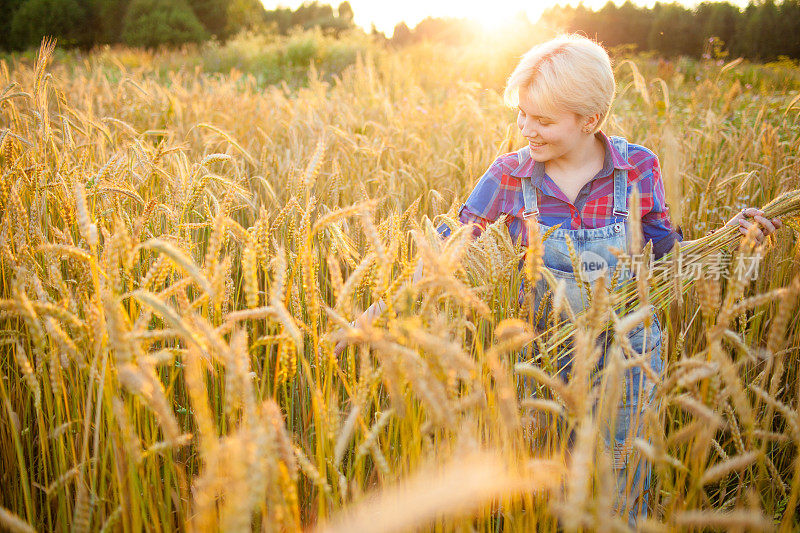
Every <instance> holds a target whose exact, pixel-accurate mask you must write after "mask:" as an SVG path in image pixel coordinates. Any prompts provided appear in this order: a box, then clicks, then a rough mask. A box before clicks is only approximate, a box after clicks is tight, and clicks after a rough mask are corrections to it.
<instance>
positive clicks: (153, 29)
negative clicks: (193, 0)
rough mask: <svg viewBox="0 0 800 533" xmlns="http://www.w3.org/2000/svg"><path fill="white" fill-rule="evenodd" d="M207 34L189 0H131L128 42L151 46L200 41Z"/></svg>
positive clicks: (125, 35)
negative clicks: (188, 2)
mask: <svg viewBox="0 0 800 533" xmlns="http://www.w3.org/2000/svg"><path fill="white" fill-rule="evenodd" d="M206 36H207V35H206V32H205V30H204V29H203V26H202V24H200V21H199V20H197V17H196V16H195V14H194V12H192V9H191V8H190V7H189V5H188V4H187V3H186V0H131V3H130V6H129V7H128V13H127V15H125V22H124V24H123V30H122V39H123V41H124V42H125V43H126V44H129V45H131V46H145V47H148V48H153V47H156V46H158V45H160V44H170V45H177V44H182V43H186V42H199V41H202V40H203V39H205V38H206Z"/></svg>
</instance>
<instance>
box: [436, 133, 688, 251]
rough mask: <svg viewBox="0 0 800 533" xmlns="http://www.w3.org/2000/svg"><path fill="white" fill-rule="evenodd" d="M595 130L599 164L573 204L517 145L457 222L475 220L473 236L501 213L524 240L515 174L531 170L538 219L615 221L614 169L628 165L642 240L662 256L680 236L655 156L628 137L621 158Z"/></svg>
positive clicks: (588, 223) (567, 225)
mask: <svg viewBox="0 0 800 533" xmlns="http://www.w3.org/2000/svg"><path fill="white" fill-rule="evenodd" d="M596 135H597V136H598V137H599V138H601V139H602V140H603V142H605V145H606V151H605V161H604V163H603V169H602V170H601V171H600V172H598V173H597V174H596V175H595V176H594V178H592V179H591V180H590V181H589V182H588V183H587V184H586V185H584V187H583V188H582V189H581V190H580V192H579V193H578V196H577V197H576V199H575V203H574V204H573V203H571V202H570V201H569V199H567V197H566V195H565V194H564V193H563V192H562V191H561V189H560V188H559V187H558V185H556V183H555V182H554V181H553V180H552V179H551V178H550V176H548V175H547V174H545V172H544V164H543V163H540V162H537V161H534V160H533V159H532V158H531V157H530V156H529V155H527V154H528V151H527V150H525V151H524V152H522V154H521V153H520V152H519V151H517V152H510V153H507V154H503V155H501V156H500V157H498V158H497V159H496V160H495V161H494V163H492V165H491V166H490V167H489V169H488V170H487V171H486V173H484V175H483V176H481V178H480V180H479V181H478V183H477V185H475V188H474V189H473V191H472V193H471V194H470V195H469V198H467V201H466V202H464V203H463V204H462V205H461V208H460V209H459V212H458V220H459V221H460V222H461V223H462V224H468V223H473V224H476V227H475V229H474V231H473V233H474V235H476V236H477V235H480V233H481V231H482V230H483V228H485V227H486V225H487V224H490V223H492V222H494V221H495V220H497V218H498V217H499V216H500V215H501V214H503V213H506V214H508V215H509V216H508V217H507V218H506V224H507V225H508V232H509V234H510V235H511V238H512V239H513V240H514V241H515V242H516V241H517V240H518V239H521V243H522V245H523V246H527V244H528V236H527V231H526V229H525V223H524V220H523V218H522V213H523V211H524V209H525V204H524V201H523V198H522V183H521V180H520V178H522V177H524V176H530V177H531V182H532V184H533V185H534V187H536V188H538V189H539V192H540V194H539V221H540V222H541V223H542V224H544V225H547V226H555V225H556V224H561V227H562V228H564V229H580V228H599V227H602V226H607V225H609V224H612V223H613V222H614V216H613V214H612V211H613V204H614V169H615V168H619V169H625V170H627V171H628V195H629V196H630V194H631V192H632V190H633V187H634V186H636V187H638V189H639V197H640V199H641V218H642V234H643V237H644V241H645V242H647V241H653V255H654V256H655V258H659V257H661V256H662V255H664V254H665V253H666V252H668V251H669V250H670V249H672V245H673V243H674V242H675V241H682V240H683V233H682V232H681V229H680V228H677V231H676V230H675V229H673V227H672V224H671V223H670V220H669V208H668V207H667V204H666V201H665V193H664V182H663V180H662V179H661V168H660V166H659V164H658V158H657V157H656V155H655V154H654V153H653V152H652V151H650V150H648V149H647V148H645V147H644V146H641V145H638V144H631V143H629V144H628V160H627V161H625V160H624V159H623V158H622V155H620V153H619V152H618V151H617V150H616V148H614V147H613V145H612V144H611V141H610V140H609V138H608V137H607V136H606V135H605V134H604V133H603V132H602V131H601V132H598V133H597V134H596ZM520 159H522V160H521V161H520ZM437 230H438V232H439V233H440V235H441V236H442V237H447V236H449V235H450V228H449V227H448V226H447V224H445V223H442V224H441V225H440V226H439V227H438V228H437ZM643 244H644V243H643Z"/></svg>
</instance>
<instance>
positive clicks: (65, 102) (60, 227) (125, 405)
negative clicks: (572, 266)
mask: <svg viewBox="0 0 800 533" xmlns="http://www.w3.org/2000/svg"><path fill="white" fill-rule="evenodd" d="M304 38H305V39H311V40H313V39H315V38H316V39H318V38H319V37H318V36H317V37H314V36H313V35H311V36H306V37H304ZM532 44H535V43H532V42H511V43H507V44H505V45H504V46H500V45H499V44H498V43H475V44H474V46H472V47H470V48H454V47H447V46H444V45H441V46H440V45H434V44H420V45H414V46H413V47H409V48H405V49H402V50H391V49H383V48H380V47H378V46H377V45H373V44H370V43H368V42H359V43H356V44H353V46H354V47H355V49H357V53H355V54H354V55H355V59H354V61H352V62H350V63H349V64H348V65H347V66H346V67H342V68H340V69H338V70H336V71H335V72H330V71H326V63H325V62H324V61H323V62H322V63H321V64H319V63H315V64H312V65H311V66H309V67H303V68H302V70H301V71H300V70H297V71H293V72H294V75H295V76H294V77H293V78H291V79H288V80H287V81H284V82H283V83H280V84H277V85H274V84H273V85H269V84H267V83H265V82H264V79H263V78H259V76H258V75H254V74H252V73H251V72H249V71H247V70H244V71H243V70H241V69H234V70H233V71H230V72H227V73H224V74H217V73H210V72H206V70H205V69H204V67H203V65H204V64H206V65H207V63H203V62H202V61H200V60H198V58H200V57H204V56H203V55H202V54H203V53H208V52H203V51H198V50H197V49H184V50H182V51H174V52H158V53H156V52H143V51H136V50H126V49H105V50H96V51H93V52H91V53H88V54H83V55H80V54H78V53H66V52H62V51H61V50H58V49H57V50H55V51H53V48H52V46H50V45H49V44H47V43H45V44H44V45H43V47H42V49H41V50H40V51H39V54H38V56H36V57H33V56H16V57H15V58H6V59H4V60H2V62H0V90H1V91H2V92H1V93H0V174H1V175H2V178H1V179H2V181H1V182H0V183H1V186H0V371H1V372H2V375H1V376H0V378H2V379H0V527H2V528H3V529H9V530H12V531H33V530H37V531H70V530H75V531H126V532H137V531H142V530H147V531H173V530H188V531H215V530H220V531H247V530H261V531H299V530H314V531H337V532H338V531H342V532H344V531H348V532H349V531H409V530H435V531H464V532H468V531H556V530H564V531H581V530H582V531H593V530H597V531H614V530H625V529H627V527H628V525H627V522H626V521H625V520H622V519H621V518H620V517H619V516H618V514H615V512H614V510H613V499H612V496H611V494H612V493H613V483H614V479H613V477H612V472H611V463H610V459H609V452H608V450H607V449H605V447H604V445H603V441H602V439H601V438H599V435H600V434H601V431H602V427H603V425H604V424H607V423H608V417H609V416H610V414H609V413H610V412H611V411H612V410H610V409H599V410H594V409H591V408H589V405H590V403H591V402H592V401H599V402H600V404H601V405H606V404H607V405H611V404H612V403H613V401H615V400H616V399H618V398H619V394H620V391H619V390H618V389H619V387H618V386H617V385H616V383H618V382H619V373H620V372H621V371H622V370H623V369H624V368H625V366H626V365H632V364H636V361H630V360H628V359H626V358H625V357H624V355H623V354H624V350H623V349H622V348H623V347H620V346H618V345H615V348H614V349H613V353H614V354H615V356H614V357H613V358H612V362H611V363H609V365H608V366H607V369H606V371H604V376H605V378H606V379H602V380H599V381H597V380H592V379H591V378H590V376H589V372H588V369H589V368H590V366H591V364H592V362H593V361H594V360H595V359H594V358H595V357H596V354H595V353H593V352H592V350H590V349H588V347H589V346H590V344H589V341H588V339H590V338H591V336H592V335H593V334H594V333H596V332H597V331H598V330H599V329H602V328H603V327H605V325H606V324H610V325H611V327H612V328H615V329H616V331H618V332H623V331H624V330H625V328H628V329H629V328H630V327H631V326H632V324H633V322H634V321H635V320H637V317H643V316H646V315H647V314H648V313H647V312H646V311H647V310H648V309H649V308H648V307H647V306H648V305H652V306H654V307H655V308H656V309H658V310H659V317H660V322H661V324H662V327H663V331H664V338H663V356H664V359H665V369H664V372H663V373H662V375H660V376H656V379H657V391H658V392H657V395H658V401H657V402H655V403H654V404H653V405H652V407H651V408H650V409H649V410H648V411H647V412H646V416H645V420H644V422H645V432H646V436H647V438H646V439H641V440H637V441H636V442H634V443H633V446H634V448H635V449H636V451H637V453H639V454H641V455H642V456H644V457H647V458H648V459H649V460H650V461H652V464H653V478H652V479H653V481H652V487H651V493H650V499H649V513H648V518H647V519H646V520H645V521H643V522H641V523H640V524H639V527H640V528H641V529H642V530H645V531H671V530H698V531H699V530H720V531H744V530H759V531H761V530H779V531H792V530H797V528H798V527H800V514H798V511H797V509H798V497H800V460H798V446H800V410H798V408H799V407H800V405H798V402H800V380H798V377H799V376H800V365H799V364H798V356H799V355H800V350H799V349H798V346H800V325H799V324H798V315H797V307H798V305H797V304H798V298H799V297H800V255H798V253H799V251H798V233H797V232H798V230H800V224H798V220H800V219H798V216H800V193H798V192H797V191H795V189H797V188H798V181H799V180H798V177H800V157H799V156H798V154H799V153H800V128H798V120H799V118H800V104H798V96H797V95H798V90H800V69H798V66H797V65H796V64H793V63H791V62H790V61H783V62H780V63H773V64H770V65H753V64H747V63H736V62H735V61H734V62H730V61H728V60H726V61H716V62H715V61H704V62H702V63H698V62H694V61H690V60H676V61H671V62H666V61H659V60H657V59H655V58H653V57H650V56H646V55H639V56H632V57H628V56H621V55H617V56H615V69H616V77H617V82H618V97H617V100H616V101H615V105H614V113H613V117H611V120H610V122H609V124H608V125H607V126H606V128H605V131H606V132H607V133H608V134H617V135H623V136H625V137H627V138H628V139H629V140H631V142H636V143H639V144H643V145H645V146H647V147H649V148H651V149H652V150H653V151H655V152H656V153H657V154H658V155H659V159H660V161H661V165H662V168H663V176H664V182H665V186H666V190H667V198H668V202H669V205H670V209H671V216H672V220H673V223H674V224H680V225H681V226H682V228H683V232H684V236H685V238H686V239H687V240H689V239H700V240H698V241H697V243H695V244H694V245H693V248H692V251H693V253H694V256H695V257H697V258H698V260H700V261H702V260H703V258H705V257H708V256H709V255H712V254H714V253H718V252H719V253H723V252H724V253H725V254H729V256H730V257H732V258H734V259H735V258H737V257H753V256H754V254H755V256H757V257H763V259H762V260H761V262H760V265H759V266H760V268H759V276H758V278H757V279H756V280H754V281H752V282H751V281H732V280H730V279H728V280H725V279H721V280H717V279H714V278H712V277H710V276H706V277H700V278H698V279H690V278H682V277H680V276H675V275H670V274H669V273H670V271H669V270H668V269H667V270H664V272H665V274H664V275H663V276H660V277H656V278H653V280H652V282H651V283H649V284H648V283H637V285H636V287H634V288H633V289H632V290H631V291H629V292H628V293H626V294H624V295H622V296H620V294H619V292H618V291H617V292H616V293H611V294H605V295H604V294H601V293H600V292H599V291H598V292H597V293H595V294H594V295H593V298H592V306H591V308H590V310H589V312H588V313H587V314H586V315H582V316H579V317H577V318H576V322H575V324H574V325H570V324H560V323H558V322H557V321H556V320H555V319H553V320H551V321H550V324H551V327H550V328H548V329H547V330H545V331H543V332H542V331H536V330H535V329H534V327H533V326H532V324H534V323H535V322H534V318H535V317H531V316H530V315H531V313H529V307H530V306H529V305H528V302H527V301H526V305H524V306H523V307H521V308H520V306H519V305H518V304H517V293H518V289H519V287H520V284H521V283H523V282H524V281H525V280H528V281H530V280H532V279H534V278H536V277H537V276H539V275H543V273H542V272H540V271H541V270H542V267H541V262H540V257H539V256H537V246H536V243H535V239H532V240H531V243H532V244H531V249H530V250H526V249H522V248H520V247H519V246H516V245H515V244H514V243H513V242H512V241H511V239H510V237H509V236H508V231H507V229H506V226H505V225H504V224H503V223H502V222H498V223H496V224H493V225H492V226H490V227H489V228H487V229H486V231H484V232H483V234H482V235H481V236H480V237H479V238H478V239H475V240H470V238H469V235H470V228H469V227H462V228H458V227H457V224H456V222H455V221H453V220H452V219H453V217H454V216H455V214H456V209H457V208H458V206H459V205H460V204H461V203H462V202H463V201H464V199H465V198H466V195H468V194H469V192H470V191H471V190H472V187H473V186H474V184H475V183H476V180H477V179H478V178H479V177H480V176H481V175H482V174H483V172H484V171H485V170H486V168H488V166H489V165H490V164H491V162H492V161H493V160H494V158H495V157H496V156H497V155H498V154H502V153H505V152H508V151H511V150H515V149H517V148H519V147H521V146H522V145H523V144H524V139H523V138H522V137H521V136H520V135H519V133H518V130H517V129H516V126H515V125H514V114H513V112H512V111H511V110H509V109H507V108H505V107H503V104H502V98H501V92H502V86H503V83H504V81H505V76H506V75H507V74H508V73H510V71H511V69H512V68H513V65H514V64H515V61H516V59H517V57H518V56H519V55H520V54H521V53H522V52H524V51H525V50H526V49H527V47H529V46H531V45H532ZM230 46H236V47H238V48H237V49H236V50H237V52H236V54H241V55H242V56H244V52H245V51H247V49H248V48H247V46H248V44H247V39H246V38H244V37H243V38H241V39H239V40H238V41H236V42H235V43H234V44H233V45H230ZM250 46H251V47H252V48H253V49H254V51H253V54H255V55H257V53H258V50H257V48H258V46H259V44H258V42H257V41H254V42H252V43H251V45H250ZM319 46H320V47H323V48H324V47H326V46H327V47H329V48H328V50H330V47H331V46H333V45H332V44H331V43H324V42H323V43H321V44H320V45H319ZM339 50H340V51H341V49H339ZM487 50H492V54H489V53H488V52H487ZM215 53H216V54H221V52H220V51H219V50H217V51H216V52H215ZM337 53H338V52H337ZM215 57H216V56H215ZM337 57H339V56H337ZM744 206H756V207H764V206H767V208H766V211H767V212H768V213H769V214H772V215H773V216H775V215H780V216H782V220H783V221H784V227H783V228H782V229H781V230H780V231H778V232H777V235H776V237H777V238H776V239H775V240H774V242H771V243H770V244H769V245H768V246H764V247H760V248H756V249H754V248H753V246H752V240H751V239H749V238H745V237H742V236H741V235H739V234H735V233H734V231H733V230H731V231H722V232H716V233H714V234H712V235H711V236H709V237H704V235H705V234H706V232H707V231H708V230H709V229H713V228H718V227H720V226H722V224H724V222H725V221H726V220H728V219H729V218H730V217H731V216H732V215H733V214H735V212H736V211H738V210H739V209H741V208H742V207H744ZM442 220H450V223H451V224H452V227H453V228H454V232H453V235H452V236H451V237H450V238H448V239H447V240H445V241H442V240H440V239H439V238H438V236H437V234H436V231H435V229H434V228H435V227H436V226H437V225H438V223H439V222H441V221H442ZM526 252H529V253H527V254H526ZM523 256H524V257H526V258H527V260H526V262H525V265H524V267H525V268H522V269H520V268H518V263H519V261H520V259H521V258H522V257H523ZM537 257H539V259H537ZM420 258H422V260H423V261H424V264H425V273H424V276H423V278H422V279H421V280H420V281H419V282H418V283H416V284H410V283H408V282H409V280H410V278H411V276H412V274H413V272H414V270H415V268H416V264H417V261H418V260H419V259H420ZM670 258H671V256H667V258H665V259H663V260H664V261H670V260H671V259H670ZM673 273H674V272H673ZM379 297H382V298H383V299H384V300H385V301H386V302H387V303H388V309H387V310H386V311H384V312H383V313H382V315H381V316H380V317H379V318H378V319H377V320H376V321H375V322H374V323H373V324H372V325H370V326H363V327H351V326H350V325H349V324H348V323H349V322H350V321H352V320H353V319H354V318H356V317H357V316H358V315H359V314H360V313H361V311H363V310H364V309H365V308H366V307H367V306H369V305H370V303H372V302H374V301H376V300H377V298H379ZM623 300H624V301H628V300H630V302H632V305H633V307H634V308H638V309H639V311H633V312H632V313H629V314H628V315H625V316H623V313H622V307H620V305H617V304H619V302H622V301H623ZM615 302H616V303H615ZM625 308H626V309H629V308H630V306H625ZM642 310H644V311H645V312H644V313H643V312H642ZM637 312H638V313H639V314H638V315H637V314H636V313H637ZM573 330H575V332H574V338H575V341H576V342H575V346H576V348H575V354H574V356H575V362H576V363H575V364H576V371H575V373H574V374H573V379H572V380H571V381H570V382H569V384H568V385H564V384H563V382H560V381H558V380H555V379H553V378H552V371H551V370H552V357H551V356H554V355H555V351H557V350H558V349H559V346H560V344H559V342H558V341H559V339H561V338H563V336H564V335H567V334H571V332H572V331H573ZM342 338H347V339H348V340H349V341H350V345H349V347H348V348H347V349H346V350H345V351H343V352H342V353H341V354H340V355H339V356H336V355H335V352H334V346H335V345H336V342H337V341H339V340H340V339H342ZM531 342H536V343H537V345H538V346H540V348H541V351H540V355H539V356H538V358H537V359H535V360H526V361H522V360H521V358H520V356H519V353H520V351H521V349H522V348H523V346H526V345H529V344H530V343H531ZM522 378H525V379H524V380H523V379H522ZM531 387H535V388H536V397H535V398H534V397H531V392H532V391H531ZM533 421H535V422H536V423H535V424H534V423H533ZM557 426H559V427H557ZM564 427H566V428H568V429H571V430H572V431H574V434H575V435H576V440H575V444H574V446H573V447H572V448H569V447H568V445H567V439H566V437H565V435H566V432H565V431H563V429H564Z"/></svg>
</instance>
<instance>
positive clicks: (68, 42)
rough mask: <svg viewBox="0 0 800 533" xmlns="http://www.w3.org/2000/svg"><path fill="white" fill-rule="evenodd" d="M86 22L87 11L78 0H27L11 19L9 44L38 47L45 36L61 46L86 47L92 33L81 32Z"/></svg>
mask: <svg viewBox="0 0 800 533" xmlns="http://www.w3.org/2000/svg"><path fill="white" fill-rule="evenodd" d="M87 22H88V20H87V12H86V10H85V9H84V7H83V5H82V4H81V2H79V1H78V0H27V1H26V2H24V3H23V4H22V5H21V6H20V7H19V9H17V10H16V12H15V13H14V18H13V19H12V20H11V46H12V47H14V48H28V47H37V46H39V44H40V43H41V41H42V37H44V36H45V35H50V36H53V37H55V38H56V39H57V40H58V42H59V44H61V45H63V46H76V45H82V46H88V45H90V44H91V36H90V35H87V34H86V32H85V31H83V28H85V27H86V25H87Z"/></svg>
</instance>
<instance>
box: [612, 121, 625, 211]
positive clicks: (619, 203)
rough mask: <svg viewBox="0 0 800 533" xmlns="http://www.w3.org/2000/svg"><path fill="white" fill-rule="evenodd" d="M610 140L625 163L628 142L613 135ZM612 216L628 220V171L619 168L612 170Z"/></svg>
mask: <svg viewBox="0 0 800 533" xmlns="http://www.w3.org/2000/svg"><path fill="white" fill-rule="evenodd" d="M610 139H611V143H612V144H613V145H614V148H616V149H617V151H618V152H619V153H620V155H621V156H622V159H624V160H625V161H627V160H628V141H626V140H625V139H624V138H623V137H617V136H615V135H612V136H611V137H610ZM614 216H615V217H623V218H628V171H627V170H624V169H620V168H615V169H614Z"/></svg>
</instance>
